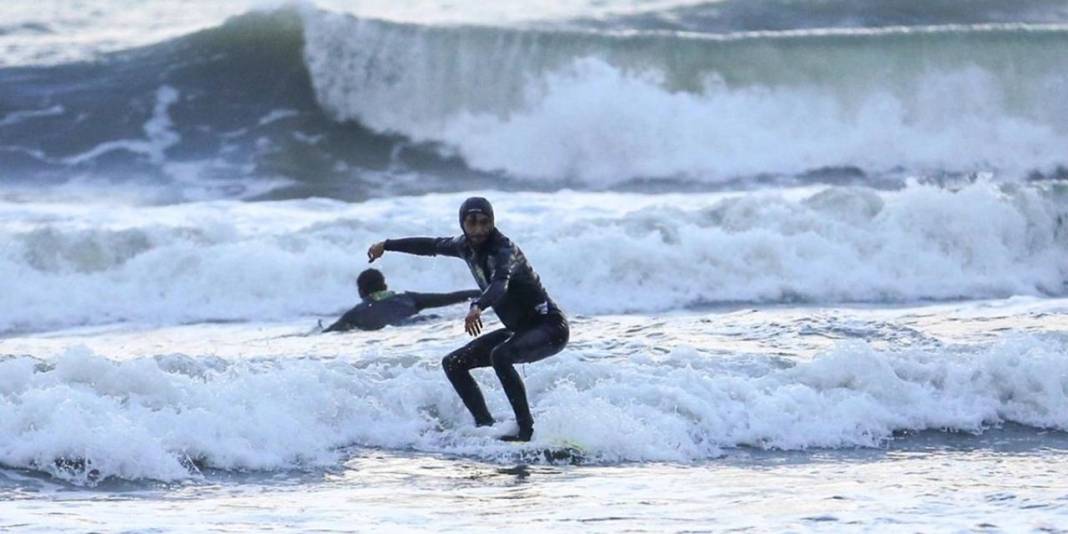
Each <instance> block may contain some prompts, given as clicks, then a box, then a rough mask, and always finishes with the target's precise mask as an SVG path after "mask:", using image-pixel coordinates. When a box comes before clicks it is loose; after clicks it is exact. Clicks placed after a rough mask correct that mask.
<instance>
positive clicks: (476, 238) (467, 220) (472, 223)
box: [463, 213, 493, 245]
mask: <svg viewBox="0 0 1068 534" xmlns="http://www.w3.org/2000/svg"><path fill="white" fill-rule="evenodd" d="M463 224H464V234H465V235H466V236H467V240H468V241H469V242H470V243H471V244H472V245H481V244H482V243H485V242H486V240H487V239H489V235H490V232H492V231H493V219H491V218H489V216H487V215H486V214H484V213H469V214H467V217H464V223H463Z"/></svg>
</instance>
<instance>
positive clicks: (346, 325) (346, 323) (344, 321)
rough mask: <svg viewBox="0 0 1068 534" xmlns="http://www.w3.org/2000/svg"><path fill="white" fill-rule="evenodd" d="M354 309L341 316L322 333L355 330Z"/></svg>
mask: <svg viewBox="0 0 1068 534" xmlns="http://www.w3.org/2000/svg"><path fill="white" fill-rule="evenodd" d="M355 320H356V308H353V309H351V310H349V311H347V312H345V315H342V316H341V318H340V319H338V320H337V321H334V324H332V325H330V326H328V327H326V328H325V329H324V330H323V333H324V334H325V333H327V332H344V331H346V330H352V329H353V328H356V322H355Z"/></svg>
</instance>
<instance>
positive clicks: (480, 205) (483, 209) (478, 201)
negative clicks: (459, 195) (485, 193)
mask: <svg viewBox="0 0 1068 534" xmlns="http://www.w3.org/2000/svg"><path fill="white" fill-rule="evenodd" d="M471 213H481V214H483V215H485V216H487V217H489V218H490V220H491V221H493V222H494V223H496V221H495V220H494V218H493V205H491V204H490V201H488V200H486V199H484V198H482V197H471V198H469V199H467V200H465V201H464V203H463V204H460V231H461V232H463V230H464V218H466V217H467V216H468V215H469V214H471ZM464 235H465V236H466V235H467V232H464Z"/></svg>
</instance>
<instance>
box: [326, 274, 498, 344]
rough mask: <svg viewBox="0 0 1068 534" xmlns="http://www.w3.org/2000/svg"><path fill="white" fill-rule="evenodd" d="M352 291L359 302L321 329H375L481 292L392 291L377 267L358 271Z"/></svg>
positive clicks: (464, 299) (462, 300) (327, 330)
mask: <svg viewBox="0 0 1068 534" xmlns="http://www.w3.org/2000/svg"><path fill="white" fill-rule="evenodd" d="M356 290H357V291H358V292H359V294H360V299H361V301H362V302H360V303H359V304H357V305H356V306H355V307H354V308H352V309H351V310H349V311H347V312H345V314H344V315H342V316H341V318H340V319H338V320H337V321H335V322H334V324H332V325H330V326H328V327H326V329H325V330H323V332H342V331H345V330H352V329H353V328H359V329H360V330H378V329H379V328H382V327H384V326H386V325H395V324H399V323H401V322H402V321H404V320H405V319H407V318H409V317H411V316H413V315H415V314H417V313H419V312H421V311H423V310H425V309H427V308H437V307H440V306H448V305H450V304H457V303H460V302H464V301H468V300H471V299H474V298H477V297H478V296H479V295H481V294H482V292H481V291H478V290H476V289H471V290H468V291H456V292H453V293H414V292H411V291H405V292H403V293H394V292H393V291H390V290H389V288H388V287H387V286H386V278H385V277H384V276H382V273H381V272H380V271H379V270H378V269H367V270H365V271H364V272H362V273H360V276H358V277H356Z"/></svg>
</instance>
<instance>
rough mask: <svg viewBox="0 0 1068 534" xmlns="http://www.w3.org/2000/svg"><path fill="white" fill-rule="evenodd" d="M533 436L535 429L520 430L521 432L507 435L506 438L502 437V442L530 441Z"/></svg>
mask: <svg viewBox="0 0 1068 534" xmlns="http://www.w3.org/2000/svg"><path fill="white" fill-rule="evenodd" d="M533 435H534V429H533V428H520V429H519V432H517V433H515V434H506V435H504V436H501V441H530V437H531V436H533Z"/></svg>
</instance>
